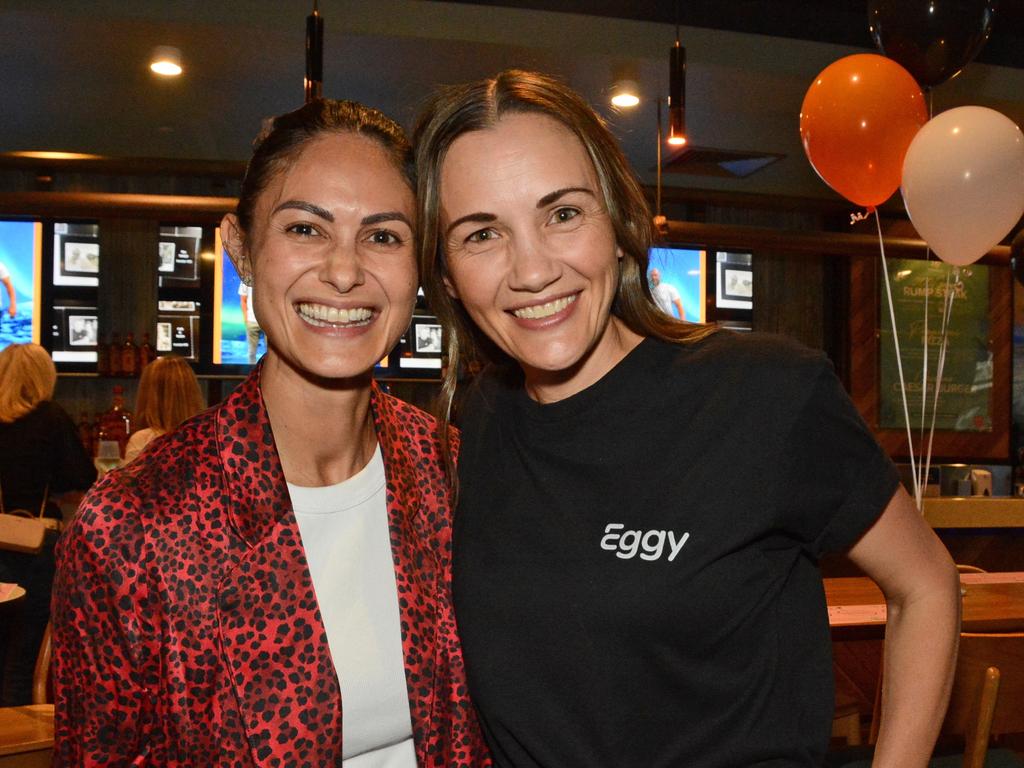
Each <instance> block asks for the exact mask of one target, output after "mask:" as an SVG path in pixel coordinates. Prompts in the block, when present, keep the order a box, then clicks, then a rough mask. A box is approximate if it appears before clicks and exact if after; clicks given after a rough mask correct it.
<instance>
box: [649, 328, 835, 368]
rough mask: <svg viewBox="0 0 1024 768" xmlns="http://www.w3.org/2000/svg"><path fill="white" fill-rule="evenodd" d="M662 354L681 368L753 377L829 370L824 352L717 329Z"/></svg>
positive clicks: (770, 335)
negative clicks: (741, 372)
mask: <svg viewBox="0 0 1024 768" xmlns="http://www.w3.org/2000/svg"><path fill="white" fill-rule="evenodd" d="M662 348H663V354H669V355H672V356H673V357H674V358H675V360H676V362H677V363H678V364H680V365H694V364H699V365H701V366H702V367H704V368H709V367H710V368H720V369H722V370H729V369H734V368H738V367H739V368H743V369H745V370H747V371H748V372H749V374H750V375H752V376H786V375H795V376H817V375H818V374H819V373H820V372H821V371H822V370H824V369H828V368H831V363H830V362H829V360H828V357H827V356H826V355H825V353H824V352H822V351H820V350H815V349H811V348H810V347H807V346H805V345H804V344H801V343H800V342H799V341H796V340H795V339H792V338H789V337H788V336H782V335H780V334H775V333H762V332H749V333H742V332H737V331H730V330H724V329H723V330H719V331H716V332H715V333H712V334H709V335H708V336H706V337H704V338H703V339H701V340H700V341H697V342H693V343H689V344H665V343H663V344H662Z"/></svg>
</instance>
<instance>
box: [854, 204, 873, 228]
mask: <svg viewBox="0 0 1024 768" xmlns="http://www.w3.org/2000/svg"><path fill="white" fill-rule="evenodd" d="M874 212H875V209H874V208H868V209H867V210H864V211H855V212H854V213H851V214H850V226H851V227H852V226H853V225H854V224H856V223H857V222H858V221H864V219H867V218H870V216H871V214H872V213H874Z"/></svg>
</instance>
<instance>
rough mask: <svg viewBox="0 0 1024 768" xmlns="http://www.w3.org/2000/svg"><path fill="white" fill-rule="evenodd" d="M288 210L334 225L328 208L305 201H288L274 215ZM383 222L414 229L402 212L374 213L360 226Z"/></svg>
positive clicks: (277, 208)
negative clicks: (401, 223) (395, 223)
mask: <svg viewBox="0 0 1024 768" xmlns="http://www.w3.org/2000/svg"><path fill="white" fill-rule="evenodd" d="M287 209H296V210H300V211H306V213H311V214H312V215H314V216H318V217H319V218H321V219H323V220H324V221H329V222H331V223H332V224H333V223H334V214H333V213H331V212H330V211H328V210H327V209H326V208H321V207H320V206H319V205H314V204H313V203H308V202H306V201H305V200H286V201H285V202H283V203H281V204H280V205H279V206H277V207H276V208H275V209H274V213H277V212H278V211H283V210H287ZM382 221H401V222H404V223H405V224H406V225H407V226H408V227H409V229H412V228H413V226H412V222H411V221H409V217H408V216H406V215H405V214H404V213H402V212H401V211H383V212H381V213H372V214H370V215H369V216H365V217H363V219H362V221H360V222H359V225H360V226H363V227H366V226H369V225H371V224H380V223H381V222H382Z"/></svg>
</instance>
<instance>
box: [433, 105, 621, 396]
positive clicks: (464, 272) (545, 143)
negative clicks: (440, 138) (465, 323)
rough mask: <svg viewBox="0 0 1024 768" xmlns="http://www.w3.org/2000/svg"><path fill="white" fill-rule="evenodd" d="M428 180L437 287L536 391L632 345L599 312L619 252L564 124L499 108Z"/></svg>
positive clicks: (599, 370) (567, 384) (611, 361)
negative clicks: (435, 191) (436, 223)
mask: <svg viewBox="0 0 1024 768" xmlns="http://www.w3.org/2000/svg"><path fill="white" fill-rule="evenodd" d="M440 186H441V197H440V202H441V236H442V239H443V243H444V251H445V260H446V269H447V274H446V278H445V282H446V285H447V286H448V290H449V293H450V294H451V295H452V296H453V297H454V298H456V299H458V300H459V301H461V303H462V305H463V307H464V308H465V310H466V312H467V313H468V314H469V316H470V317H471V318H472V319H473V321H474V322H475V323H476V324H477V325H478V326H479V327H480V329H481V330H482V331H483V332H484V333H486V334H487V336H488V337H490V339H491V340H492V341H494V342H495V343H496V344H497V345H498V346H499V347H500V348H501V349H502V350H503V351H504V352H505V353H506V354H508V355H509V356H511V357H512V358H514V359H515V360H516V361H517V362H518V363H519V364H520V366H521V367H522V368H523V371H524V373H525V376H526V385H527V389H528V390H529V391H530V393H531V394H532V395H533V396H534V397H535V398H536V399H539V400H545V401H547V400H557V399H561V398H563V397H568V396H569V395H572V394H574V393H575V392H578V391H580V390H581V389H583V388H585V387H587V386H589V385H590V384H592V383H594V382H595V381H597V380H598V379H600V378H601V377H602V376H604V374H605V373H607V372H608V371H609V370H610V369H611V368H612V367H613V366H614V365H615V364H616V363H617V362H618V361H619V360H620V359H621V358H622V357H623V356H624V355H625V354H626V352H628V351H629V350H630V349H632V347H633V346H635V344H636V343H638V341H639V337H638V336H636V335H635V334H633V333H631V332H630V331H629V330H628V329H627V328H626V327H625V325H624V324H623V323H622V322H621V321H620V320H619V319H618V318H616V317H615V316H613V315H612V314H611V306H612V301H613V299H614V298H615V291H616V288H617V286H618V279H619V260H620V259H621V258H622V252H621V251H620V250H619V248H618V246H617V245H616V242H615V232H614V230H613V227H612V222H611V219H610V218H609V216H608V212H607V210H606V208H605V205H604V201H603V199H602V196H601V189H600V185H599V183H598V178H597V174H596V173H595V171H594V166H593V163H591V161H590V158H589V156H588V155H587V153H586V150H585V149H584V147H583V144H582V143H581V142H580V141H579V139H577V138H576V136H575V135H574V134H573V133H572V132H571V131H569V130H568V129H567V128H565V127H564V126H562V125H561V124H560V123H558V122H557V121H555V120H553V119H551V118H549V117H546V116H543V115H539V114H531V113H525V114H523V113H520V114H516V113H513V114H508V115H505V116H504V117H502V118H501V119H499V120H498V122H497V123H496V124H495V126H494V127H493V128H488V129H485V130H481V131H475V132H472V133H467V134H464V135H463V136H460V137H459V138H458V139H456V140H455V142H454V143H453V144H452V146H451V149H449V151H448V153H447V156H446V157H445V160H444V164H443V166H442V168H441V185H440Z"/></svg>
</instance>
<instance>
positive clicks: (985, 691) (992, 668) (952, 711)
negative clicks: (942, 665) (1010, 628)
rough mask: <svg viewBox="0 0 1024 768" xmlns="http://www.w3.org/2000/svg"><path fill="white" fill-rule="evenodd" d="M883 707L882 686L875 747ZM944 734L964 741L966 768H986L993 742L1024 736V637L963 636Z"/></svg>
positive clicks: (1006, 758) (1008, 760)
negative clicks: (1009, 736)
mask: <svg viewBox="0 0 1024 768" xmlns="http://www.w3.org/2000/svg"><path fill="white" fill-rule="evenodd" d="M880 702H881V680H879V693H878V695H876V696H875V709H874V712H873V714H872V718H871V732H870V736H869V738H868V743H870V744H874V743H875V741H876V740H877V738H878V723H879V718H880V715H881V704H880ZM941 733H942V735H943V736H956V737H962V738H963V740H964V754H963V758H962V762H960V761H956V762H957V764H958V767H962V768H984V766H985V765H986V757H987V756H989V754H990V753H989V741H990V740H991V738H992V737H993V736H1000V735H1002V734H1009V733H1024V632H1012V633H1006V634H996V633H976V632H961V633H960V653H959V656H958V657H957V663H956V676H955V677H954V678H953V692H952V694H951V695H950V699H949V708H948V709H947V710H946V718H945V720H944V721H943V724H942V731H941ZM998 751H999V752H1001V753H1004V754H1002V755H1000V756H999V757H998V761H1000V764H1006V765H1009V764H1013V765H1024V760H1019V761H1017V760H1015V759H1014V757H1013V755H1012V753H1008V751H1006V750H998ZM992 757H995V756H994V755H992ZM989 762H990V764H991V763H993V762H996V761H995V760H990V761H989ZM931 764H932V765H933V766H937V767H938V766H950V765H952V763H951V762H950V760H949V758H935V759H933V760H932V763H931Z"/></svg>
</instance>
